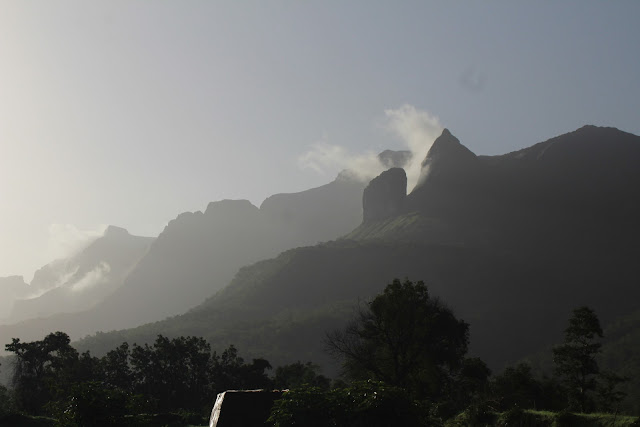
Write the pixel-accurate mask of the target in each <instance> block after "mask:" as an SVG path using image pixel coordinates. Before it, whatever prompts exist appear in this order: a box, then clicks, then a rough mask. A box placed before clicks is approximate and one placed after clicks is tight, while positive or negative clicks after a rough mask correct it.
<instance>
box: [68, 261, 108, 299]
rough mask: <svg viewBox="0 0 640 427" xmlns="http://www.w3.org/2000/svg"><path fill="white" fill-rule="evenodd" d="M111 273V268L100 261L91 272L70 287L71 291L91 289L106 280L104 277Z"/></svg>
mask: <svg viewBox="0 0 640 427" xmlns="http://www.w3.org/2000/svg"><path fill="white" fill-rule="evenodd" d="M110 271H111V267H110V266H109V264H107V263H106V262H104V261H102V262H101V263H100V264H98V265H97V266H96V268H94V269H93V270H91V271H90V272H88V273H87V274H85V275H84V276H82V278H81V279H80V280H78V281H77V282H76V283H74V284H73V285H71V290H72V291H74V292H80V291H84V290H86V289H89V288H92V287H94V286H96V285H99V284H100V283H103V282H105V281H106V280H107V278H106V277H105V276H106V275H107V274H109V272H110Z"/></svg>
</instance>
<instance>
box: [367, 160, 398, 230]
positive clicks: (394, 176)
mask: <svg viewBox="0 0 640 427" xmlns="http://www.w3.org/2000/svg"><path fill="white" fill-rule="evenodd" d="M406 196H407V174H406V173H405V171H404V169H401V168H391V169H389V170H386V171H384V172H382V173H381V174H380V175H378V176H377V177H376V178H374V179H372V180H371V182H370V183H369V185H368V186H367V188H365V189H364V193H363V195H362V208H363V221H364V222H367V221H376V220H380V219H385V218H388V217H390V216H393V215H395V214H397V213H399V212H400V210H401V209H402V206H403V204H404V199H405V197H406Z"/></svg>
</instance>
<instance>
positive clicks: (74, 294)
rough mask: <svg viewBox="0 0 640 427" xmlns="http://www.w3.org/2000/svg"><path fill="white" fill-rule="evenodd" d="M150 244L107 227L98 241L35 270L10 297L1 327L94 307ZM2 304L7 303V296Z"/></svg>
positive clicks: (113, 227)
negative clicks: (27, 283) (65, 257)
mask: <svg viewBox="0 0 640 427" xmlns="http://www.w3.org/2000/svg"><path fill="white" fill-rule="evenodd" d="M153 240H154V239H153V238H151V237H138V236H132V235H130V234H129V233H128V232H127V230H125V229H123V228H120V227H115V226H109V227H108V228H107V229H106V230H105V232H104V235H103V236H102V237H99V238H97V239H95V240H94V241H93V242H91V243H90V244H89V245H88V246H87V247H86V248H84V249H83V250H81V251H80V252H79V253H77V254H75V255H73V256H71V257H70V258H67V259H58V260H55V261H52V262H51V263H49V264H47V265H45V266H44V267H42V268H40V269H39V270H37V271H36V273H35V274H34V277H33V280H32V281H31V283H30V284H29V285H26V284H25V285H24V286H20V287H19V289H20V292H19V293H14V296H15V298H14V300H13V301H11V302H12V304H11V308H10V309H9V310H8V311H7V315H6V317H5V318H4V319H3V323H5V324H8V323H16V322H20V321H23V320H27V319H32V318H37V317H46V316H49V315H51V314H56V313H70V312H75V311H82V310H86V309H88V308H90V307H92V306H94V305H96V304H97V303H99V302H100V301H102V300H103V299H104V298H105V297H106V296H108V295H109V294H111V293H113V292H114V291H115V290H116V289H118V288H119V287H120V286H121V285H122V283H123V281H124V279H125V277H127V275H128V274H129V272H130V271H131V270H132V269H133V267H134V266H135V265H136V264H137V262H138V261H139V260H140V259H141V258H142V257H143V256H144V255H145V254H146V252H147V250H148V249H149V246H150V244H151V242H152V241H153ZM4 295H6V294H5V293H4V292H3V296H4ZM3 300H5V301H9V298H8V295H7V296H6V297H5V298H3Z"/></svg>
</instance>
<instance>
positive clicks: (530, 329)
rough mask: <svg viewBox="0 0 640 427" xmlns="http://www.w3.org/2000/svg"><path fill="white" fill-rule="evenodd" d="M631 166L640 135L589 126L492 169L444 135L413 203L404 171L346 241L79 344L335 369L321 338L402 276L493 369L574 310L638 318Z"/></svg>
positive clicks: (377, 185) (635, 188)
mask: <svg viewBox="0 0 640 427" xmlns="http://www.w3.org/2000/svg"><path fill="white" fill-rule="evenodd" d="M583 150H584V151H583ZM616 159H617V160H616ZM637 164H640V138H639V137H637V136H635V135H631V134H628V133H625V132H621V131H618V130H616V129H610V128H596V127H585V128H581V129H579V130H577V131H575V132H572V133H569V134H566V135H562V136H559V137H556V138H552V139H551V140H549V141H545V142H543V143H541V144H537V145H536V146H533V147H530V148H528V149H525V150H520V151H519V152H515V153H510V154H506V155H503V156H491V157H488V156H476V155H475V154H473V153H471V152H470V151H469V150H468V149H466V148H465V147H464V146H462V145H461V144H460V143H459V141H458V140H457V139H455V137H454V136H453V135H452V134H451V133H450V132H448V131H445V132H443V135H442V136H441V137H440V138H439V139H438V140H437V141H436V142H434V144H433V146H432V149H431V150H430V152H429V153H428V154H427V157H426V159H425V162H424V165H425V168H424V171H425V174H424V179H423V181H422V182H421V183H420V185H418V186H417V187H416V189H414V190H413V191H412V192H411V193H410V194H408V195H407V194H406V184H404V187H403V183H404V182H405V181H404V180H405V179H406V176H405V175H404V172H403V171H402V170H401V169H397V170H393V169H392V170H389V171H386V172H384V173H383V174H381V175H380V176H379V177H378V178H376V179H374V180H373V181H372V182H371V183H370V184H369V186H368V187H367V189H365V191H364V194H366V196H365V197H363V206H364V212H363V216H364V217H365V218H367V220H366V221H363V222H362V224H361V225H360V226H359V227H357V228H356V229H355V230H354V231H352V232H351V233H348V234H347V235H346V236H344V237H342V238H340V239H338V240H336V241H333V242H328V243H324V244H319V245H316V246H309V247H302V248H298V249H291V250H288V251H285V252H283V253H281V254H280V255H278V256H277V257H275V258H272V259H269V260H264V261H260V262H258V263H256V264H253V265H250V266H246V267H243V268H242V269H240V271H239V272H238V274H236V276H235V277H234V279H233V281H232V282H231V283H230V285H229V286H227V287H225V288H224V289H222V290H221V291H220V292H218V293H216V294H214V295H213V296H212V297H210V298H208V299H207V300H206V301H205V302H204V303H202V304H201V305H200V306H198V307H196V308H194V309H193V310H191V311H190V312H188V313H186V314H184V315H181V316H176V317H174V318H171V319H167V320H164V321H161V322H157V323H155V324H147V325H143V326H141V327H139V328H135V329H129V330H123V331H118V332H113V333H111V334H106V335H102V336H96V337H91V338H88V339H86V340H83V341H82V342H81V343H79V346H80V348H82V349H92V350H94V351H105V350H107V347H106V345H105V343H111V344H113V343H118V342H121V341H124V340H127V341H137V342H144V341H146V340H152V339H153V338H154V337H155V335H156V334H157V333H163V334H167V335H169V336H179V335H200V336H204V337H205V338H207V339H208V340H210V342H211V343H212V345H213V346H214V348H222V347H224V346H227V345H229V344H231V343H233V344H236V345H237V346H238V347H240V348H243V349H244V348H247V349H248V350H247V351H248V353H249V354H250V355H253V356H256V357H257V356H261V357H266V358H267V359H269V360H270V361H272V363H276V364H278V363H288V362H295V361H296V360H313V361H314V362H316V363H320V364H322V365H323V366H325V367H327V369H328V370H329V371H331V369H335V368H336V367H335V364H334V362H332V360H331V359H329V358H328V356H327V355H326V354H325V353H324V352H323V351H322V339H323V337H324V334H325V333H326V331H328V330H331V329H333V328H335V327H340V326H343V325H344V324H345V323H346V322H347V320H348V318H349V317H350V314H351V313H352V309H353V306H354V304H357V302H358V301H366V300H367V298H370V297H372V296H373V295H375V294H376V293H378V292H380V291H381V290H382V289H383V288H384V286H385V285H386V284H387V283H388V282H390V281H391V280H392V279H393V278H395V277H399V278H404V277H409V278H411V279H413V280H425V281H426V283H427V284H428V286H429V289H430V290H431V292H432V293H433V294H434V295H436V296H438V297H441V298H442V299H443V300H444V301H445V302H446V303H448V304H449V305H450V306H451V307H452V308H453V310H454V311H455V312H456V314H457V315H458V316H459V317H461V318H463V319H465V320H466V321H467V322H469V323H470V324H471V336H472V352H473V354H474V355H477V356H480V357H482V358H483V359H484V360H486V361H487V362H488V363H489V364H490V366H492V367H493V368H494V369H499V368H500V367H502V366H504V364H505V363H508V362H510V361H511V362H512V361H515V360H518V359H519V358H521V357H523V356H524V355H527V354H529V353H531V352H533V351H536V350H537V349H539V348H541V347H544V346H548V345H550V344H552V343H553V342H554V340H556V339H559V338H560V336H561V333H562V330H563V329H564V327H565V325H566V318H567V316H568V315H569V313H570V311H571V310H572V309H573V308H575V307H576V306H580V305H590V306H592V307H594V308H595V309H596V312H597V313H598V314H599V315H600V317H601V320H602V321H603V323H605V324H606V323H607V322H609V321H611V320H612V319H614V318H616V317H617V316H620V315H624V314H626V313H630V312H632V311H633V310H636V309H637V303H636V301H637V299H638V297H640V289H638V286H637V279H638V276H637V271H636V267H635V265H636V261H635V260H636V259H637V258H638V256H639V255H640V249H639V248H638V246H637V241H638V238H640V225H639V224H638V223H637V221H636V220H635V218H637V217H638V216H639V215H640V207H639V202H638V200H640V198H638V197H637V196H638V195H639V192H640V188H639V187H640V171H639V170H638V168H636V167H635V165H637ZM614 166H615V167H614ZM595 183H598V185H595ZM594 185H595V186H594ZM389 206H391V207H392V208H389ZM333 372H335V371H333Z"/></svg>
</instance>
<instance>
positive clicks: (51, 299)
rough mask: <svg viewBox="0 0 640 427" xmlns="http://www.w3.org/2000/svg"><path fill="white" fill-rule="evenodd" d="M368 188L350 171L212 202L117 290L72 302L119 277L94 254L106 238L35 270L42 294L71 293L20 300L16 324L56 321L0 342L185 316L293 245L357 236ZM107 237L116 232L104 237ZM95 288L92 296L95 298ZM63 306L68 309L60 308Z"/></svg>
mask: <svg viewBox="0 0 640 427" xmlns="http://www.w3.org/2000/svg"><path fill="white" fill-rule="evenodd" d="M364 186H365V183H363V182H361V181H360V180H358V179H355V178H354V176H353V175H351V174H350V173H349V172H346V171H345V172H343V173H341V174H340V175H339V176H338V177H337V178H336V179H335V180H334V181H333V182H331V183H328V184H326V185H323V186H321V187H317V188H313V189H310V190H306V191H302V192H298V193H289V194H276V195H274V196H271V197H269V198H267V199H266V200H265V201H264V202H263V204H262V206H261V207H260V208H257V207H256V206H254V205H252V204H251V203H250V202H248V201H246V200H222V201H217V202H211V203H210V204H209V205H208V206H207V209H206V210H205V211H204V212H194V213H191V212H185V213H183V214H181V215H179V216H178V217H177V218H175V219H174V220H172V221H170V222H169V224H168V225H167V226H166V228H165V229H164V231H163V232H162V233H161V234H160V235H159V236H158V238H157V239H155V240H154V241H153V242H152V243H151V242H149V243H151V244H150V245H149V246H148V250H147V249H145V251H144V254H142V255H144V256H140V257H138V258H136V260H135V264H132V265H130V268H128V269H126V274H124V273H125V272H124V269H121V270H118V271H122V273H123V274H119V275H118V278H120V279H121V282H120V286H117V289H113V286H111V287H110V288H109V289H111V290H112V291H113V292H110V293H109V294H108V295H104V296H105V298H102V299H101V300H100V301H99V302H98V303H97V304H93V306H92V307H90V305H89V302H90V301H91V302H93V301H95V299H96V297H97V296H98V295H97V293H96V292H97V290H98V289H106V288H107V287H105V286H103V287H95V289H94V288H93V287H89V286H87V289H85V293H86V294H87V297H86V298H85V299H82V300H78V299H77V298H75V299H70V297H74V296H75V294H74V292H76V290H74V289H75V288H74V286H75V287H78V283H85V282H86V280H85V282H82V280H83V278H86V277H93V276H91V274H92V273H94V272H98V273H100V272H103V271H104V270H106V269H109V272H110V274H111V275H112V276H113V275H114V274H115V267H116V266H117V263H115V262H114V261H113V260H110V259H107V258H105V257H104V256H99V255H100V253H99V251H98V248H97V247H96V248H94V246H96V245H97V244H98V243H100V242H101V240H100V239H99V240H98V241H96V242H95V243H94V245H92V246H90V247H89V248H87V249H86V250H85V251H83V252H82V253H81V254H80V255H79V256H78V257H77V258H78V259H76V258H73V259H71V260H61V261H57V262H54V263H52V264H49V265H47V266H45V267H44V268H43V269H41V270H39V271H38V273H37V274H36V277H35V278H34V282H35V283H36V284H37V285H38V289H42V288H44V287H45V284H47V283H53V282H54V281H64V282H65V284H66V285H65V286H58V287H56V289H53V290H51V291H49V292H47V293H44V294H43V295H42V296H41V297H40V298H38V299H36V300H33V301H21V302H19V305H20V307H19V310H20V312H19V314H16V317H14V318H13V319H16V320H24V319H27V318H28V317H33V316H34V315H36V314H37V315H39V316H42V315H44V314H51V315H52V316H51V317H48V318H46V319H31V320H26V321H23V322H20V323H17V324H12V325H4V326H0V339H2V340H4V341H6V342H10V339H11V338H12V337H21V338H22V339H23V340H28V339H38V338H39V337H40V336H42V335H43V334H46V333H47V332H49V331H51V330H54V329H55V330H63V331H65V332H66V333H68V334H69V335H70V336H71V337H73V338H74V339H77V338H80V337H83V336H85V335H87V334H91V333H95V332H97V331H109V330H113V329H119V328H126V327H133V326H137V325H139V324H142V323H145V322H151V321H158V320H161V319H163V318H165V317H167V316H174V315H177V314H181V313H184V312H185V311H187V310H188V309H190V308H192V307H194V306H196V305H197V304H199V303H201V302H202V301H203V300H204V299H206V298H208V297H210V296H211V295H212V294H214V293H215V292H216V291H217V290H219V289H221V288H222V287H224V286H226V285H227V284H228V283H229V282H230V281H231V279H232V278H233V276H234V275H235V274H236V272H237V271H238V269H239V268H240V267H242V266H243V265H246V264H251V263H254V262H256V261H259V260H261V259H264V258H269V257H273V256H275V255H277V254H278V253H280V252H281V251H283V250H285V249H289V248H292V247H296V246H303V245H309V244H315V243H317V242H319V241H325V240H331V239H335V238H337V237H338V236H340V235H342V234H344V233H346V232H348V231H350V230H352V229H353V228H354V227H356V226H357V225H358V224H359V222H360V220H361V218H362V205H361V199H362V191H363V189H364ZM109 230H112V231H113V230H115V229H113V228H110V229H109ZM123 231H124V230H123ZM125 233H126V232H125ZM110 234H114V233H107V236H108V235H110ZM105 237H106V236H105ZM122 255H123V256H124V255H125V254H124V253H123V254H122ZM88 260H91V262H87V261H88ZM83 262H84V263H83ZM80 265H83V267H82V268H81V267H80ZM107 265H108V266H109V267H108V268H107V267H105V266H107ZM68 272H71V273H68ZM88 275H89V276H88ZM61 278H62V279H61ZM90 289H93V292H91V293H88V291H89V290H90ZM100 295H103V294H100ZM91 298H92V299H91ZM81 303H82V304H84V307H83V308H84V309H85V311H82V312H78V313H73V314H67V313H64V312H65V311H67V312H70V311H78V310H77V308H79V307H80V305H81ZM65 304H66V305H67V306H68V307H66V308H67V310H62V309H61V308H64V307H65ZM20 314H22V316H20Z"/></svg>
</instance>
